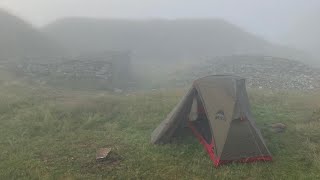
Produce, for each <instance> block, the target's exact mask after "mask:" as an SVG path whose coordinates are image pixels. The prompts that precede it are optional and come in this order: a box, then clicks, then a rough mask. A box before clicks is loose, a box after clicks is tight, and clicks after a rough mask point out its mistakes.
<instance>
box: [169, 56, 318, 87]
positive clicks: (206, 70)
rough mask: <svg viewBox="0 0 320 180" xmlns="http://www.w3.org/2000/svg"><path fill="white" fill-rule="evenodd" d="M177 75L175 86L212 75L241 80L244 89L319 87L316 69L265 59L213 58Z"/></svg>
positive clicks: (246, 57)
mask: <svg viewBox="0 0 320 180" xmlns="http://www.w3.org/2000/svg"><path fill="white" fill-rule="evenodd" d="M184 71H185V72H180V73H179V74H180V75H179V77H178V78H175V79H173V81H175V82H176V84H180V85H181V84H188V83H190V82H191V81H192V80H194V79H196V78H199V77H202V76H206V75H212V74H234V75H238V76H242V77H245V78H246V79H247V86H248V87H253V88H268V89H293V90H314V89H319V88H320V70H319V69H316V68H312V67H309V66H307V65H305V64H303V63H301V62H297V61H293V60H287V59H283V58H275V57H267V56H228V57H217V58H215V59H212V60H208V61H206V62H204V63H200V64H198V65H196V66H193V67H191V68H190V69H187V70H184Z"/></svg>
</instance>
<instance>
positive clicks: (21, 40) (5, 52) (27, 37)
mask: <svg viewBox="0 0 320 180" xmlns="http://www.w3.org/2000/svg"><path fill="white" fill-rule="evenodd" d="M0 24H1V28H0V39H1V41H0V60H2V61H3V60H8V59H15V58H19V59H20V58H22V59H23V58H28V57H36V58H44V57H46V58H47V57H50V58H52V57H59V56H63V55H64V53H65V52H64V50H63V48H61V47H60V46H59V45H58V44H57V43H55V42H53V41H52V40H50V39H49V38H48V37H46V35H44V34H43V33H42V32H40V31H38V30H37V29H35V28H33V27H32V25H30V24H28V23H26V22H24V21H23V20H22V19H19V18H18V17H15V16H13V15H11V14H9V13H8V12H6V11H3V10H1V9H0Z"/></svg>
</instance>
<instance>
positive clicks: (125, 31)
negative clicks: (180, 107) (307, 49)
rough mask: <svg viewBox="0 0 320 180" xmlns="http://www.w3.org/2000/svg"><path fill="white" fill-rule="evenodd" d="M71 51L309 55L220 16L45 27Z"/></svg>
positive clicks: (161, 57) (147, 57) (169, 56)
mask: <svg viewBox="0 0 320 180" xmlns="http://www.w3.org/2000/svg"><path fill="white" fill-rule="evenodd" d="M42 31H43V32H45V33H46V34H48V36H49V37H51V38H52V39H54V40H56V41H58V42H59V43H61V44H62V45H64V47H66V48H67V49H68V50H69V51H70V52H71V53H72V54H75V55H77V54H80V53H84V52H94V51H103V50H106V49H108V50H121V51H124V50H125V51H131V52H132V54H133V58H134V59H138V60H143V61H151V62H155V61H161V62H173V61H180V60H183V61H195V60H197V61H198V60H204V59H208V58H212V57H214V56H224V55H232V54H262V55H273V56H281V57H286V58H294V59H300V58H304V57H305V56H304V54H303V53H301V52H299V51H297V50H294V49H290V48H287V47H282V46H278V45H274V44H272V43H270V42H268V41H265V40H264V39H262V38H260V37H257V36H255V35H253V34H251V33H248V32H246V31H244V30H243V29H241V28H239V27H237V26H235V25H233V24H230V23H228V22H225V21H223V20H220V19H180V20H162V19H158V20H117V19H90V18H66V19H62V20H58V21H56V22H54V23H52V24H49V25H47V26H45V27H43V29H42Z"/></svg>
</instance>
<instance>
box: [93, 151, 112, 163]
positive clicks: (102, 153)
mask: <svg viewBox="0 0 320 180" xmlns="http://www.w3.org/2000/svg"><path fill="white" fill-rule="evenodd" d="M110 152H111V148H100V149H98V150H97V154H96V160H97V161H101V160H105V159H106V158H107V157H108V155H109V153H110Z"/></svg>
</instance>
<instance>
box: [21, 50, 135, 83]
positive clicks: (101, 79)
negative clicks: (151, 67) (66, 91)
mask: <svg viewBox="0 0 320 180" xmlns="http://www.w3.org/2000/svg"><path fill="white" fill-rule="evenodd" d="M15 69H16V71H17V72H19V73H23V75H26V76H29V77H32V78H34V79H37V80H40V81H45V82H50V81H52V80H53V79H55V80H59V81H63V80H68V81H69V82H71V83H72V81H74V82H76V81H79V82H80V81H81V82H85V81H91V84H92V82H93V81H95V82H96V83H99V87H107V88H121V89H124V88H126V87H127V86H128V83H129V82H130V78H131V73H130V69H131V66H130V54H129V53H126V52H121V53H120V52H108V53H99V54H90V55H83V56H79V57H73V58H62V59H57V60H54V61H50V62H46V61H41V60H35V59H28V60H23V61H20V62H17V63H16V64H15ZM84 84H85V83H84Z"/></svg>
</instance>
